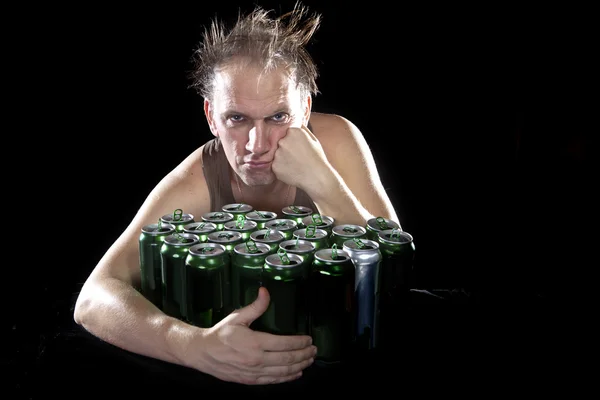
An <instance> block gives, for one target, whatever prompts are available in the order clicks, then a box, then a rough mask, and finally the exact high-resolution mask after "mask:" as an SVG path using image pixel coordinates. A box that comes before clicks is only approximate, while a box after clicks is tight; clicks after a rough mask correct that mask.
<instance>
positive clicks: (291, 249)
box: [279, 238, 316, 270]
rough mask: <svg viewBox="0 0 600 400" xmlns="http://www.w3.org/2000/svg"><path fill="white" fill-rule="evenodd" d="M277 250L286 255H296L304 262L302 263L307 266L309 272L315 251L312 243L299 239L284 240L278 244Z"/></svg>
mask: <svg viewBox="0 0 600 400" xmlns="http://www.w3.org/2000/svg"><path fill="white" fill-rule="evenodd" d="M279 248H280V249H282V250H285V251H286V252H287V253H291V254H298V255H299V256H300V257H302V259H303V260H304V261H303V262H304V263H305V264H307V265H308V266H309V270H310V266H312V264H313V260H314V255H315V251H316V248H315V244H314V242H311V241H310V240H304V239H299V238H296V239H290V240H284V241H282V242H281V243H279Z"/></svg>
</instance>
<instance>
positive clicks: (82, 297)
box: [73, 285, 92, 326]
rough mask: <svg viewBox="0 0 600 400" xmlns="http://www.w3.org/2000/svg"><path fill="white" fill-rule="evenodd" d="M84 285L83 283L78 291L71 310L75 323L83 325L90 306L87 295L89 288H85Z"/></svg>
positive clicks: (89, 299) (90, 302) (90, 301)
mask: <svg viewBox="0 0 600 400" xmlns="http://www.w3.org/2000/svg"><path fill="white" fill-rule="evenodd" d="M86 286H87V285H84V286H83V288H82V289H81V292H79V296H77V301H76V302H75V309H74V311H73V319H74V320H75V323H76V324H77V325H81V326H83V325H84V323H85V321H86V319H87V318H89V317H88V315H89V313H90V310H91V308H92V300H91V298H90V296H89V295H88V293H87V292H88V291H89V289H87V290H86Z"/></svg>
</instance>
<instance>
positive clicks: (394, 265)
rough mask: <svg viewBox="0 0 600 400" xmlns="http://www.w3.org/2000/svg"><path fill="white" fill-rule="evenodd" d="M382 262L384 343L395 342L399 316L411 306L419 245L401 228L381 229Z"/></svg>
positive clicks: (381, 316)
mask: <svg viewBox="0 0 600 400" xmlns="http://www.w3.org/2000/svg"><path fill="white" fill-rule="evenodd" d="M378 242H379V249H380V251H381V255H382V261H381V290H380V293H379V312H380V324H379V326H380V329H379V343H380V346H388V344H392V343H394V342H393V341H394V338H392V337H391V334H392V333H393V332H394V326H395V325H397V323H398V319H399V318H400V316H401V315H403V314H404V313H405V310H406V309H407V307H409V299H410V289H411V287H412V285H413V283H414V282H413V279H414V276H413V267H414V264H413V261H414V257H415V244H414V241H413V237H412V235H411V234H410V233H408V232H404V231H401V230H399V229H386V230H384V231H381V232H379V241H378Z"/></svg>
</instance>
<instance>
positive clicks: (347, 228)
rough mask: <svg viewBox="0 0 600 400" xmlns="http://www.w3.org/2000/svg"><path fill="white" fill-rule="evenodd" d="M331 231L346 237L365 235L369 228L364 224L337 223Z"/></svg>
mask: <svg viewBox="0 0 600 400" xmlns="http://www.w3.org/2000/svg"><path fill="white" fill-rule="evenodd" d="M331 233H332V234H335V235H338V236H345V237H358V236H364V235H366V234H367V230H366V229H365V227H364V226H360V225H352V224H343V225H336V226H334V227H333V228H332V229H331Z"/></svg>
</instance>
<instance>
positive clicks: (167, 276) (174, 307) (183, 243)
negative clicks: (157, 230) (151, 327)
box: [160, 232, 200, 320]
mask: <svg viewBox="0 0 600 400" xmlns="http://www.w3.org/2000/svg"><path fill="white" fill-rule="evenodd" d="M198 243H200V238H199V237H198V236H197V235H194V234H191V233H179V232H175V233H173V234H171V235H169V236H167V237H165V240H164V241H163V244H162V246H161V248H160V257H161V277H162V288H163V311H164V312H165V314H167V315H170V316H172V317H175V318H178V319H181V320H185V318H186V312H187V301H186V299H185V288H186V282H185V260H186V258H187V255H188V251H189V248H190V247H192V246H193V245H195V244H198Z"/></svg>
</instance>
